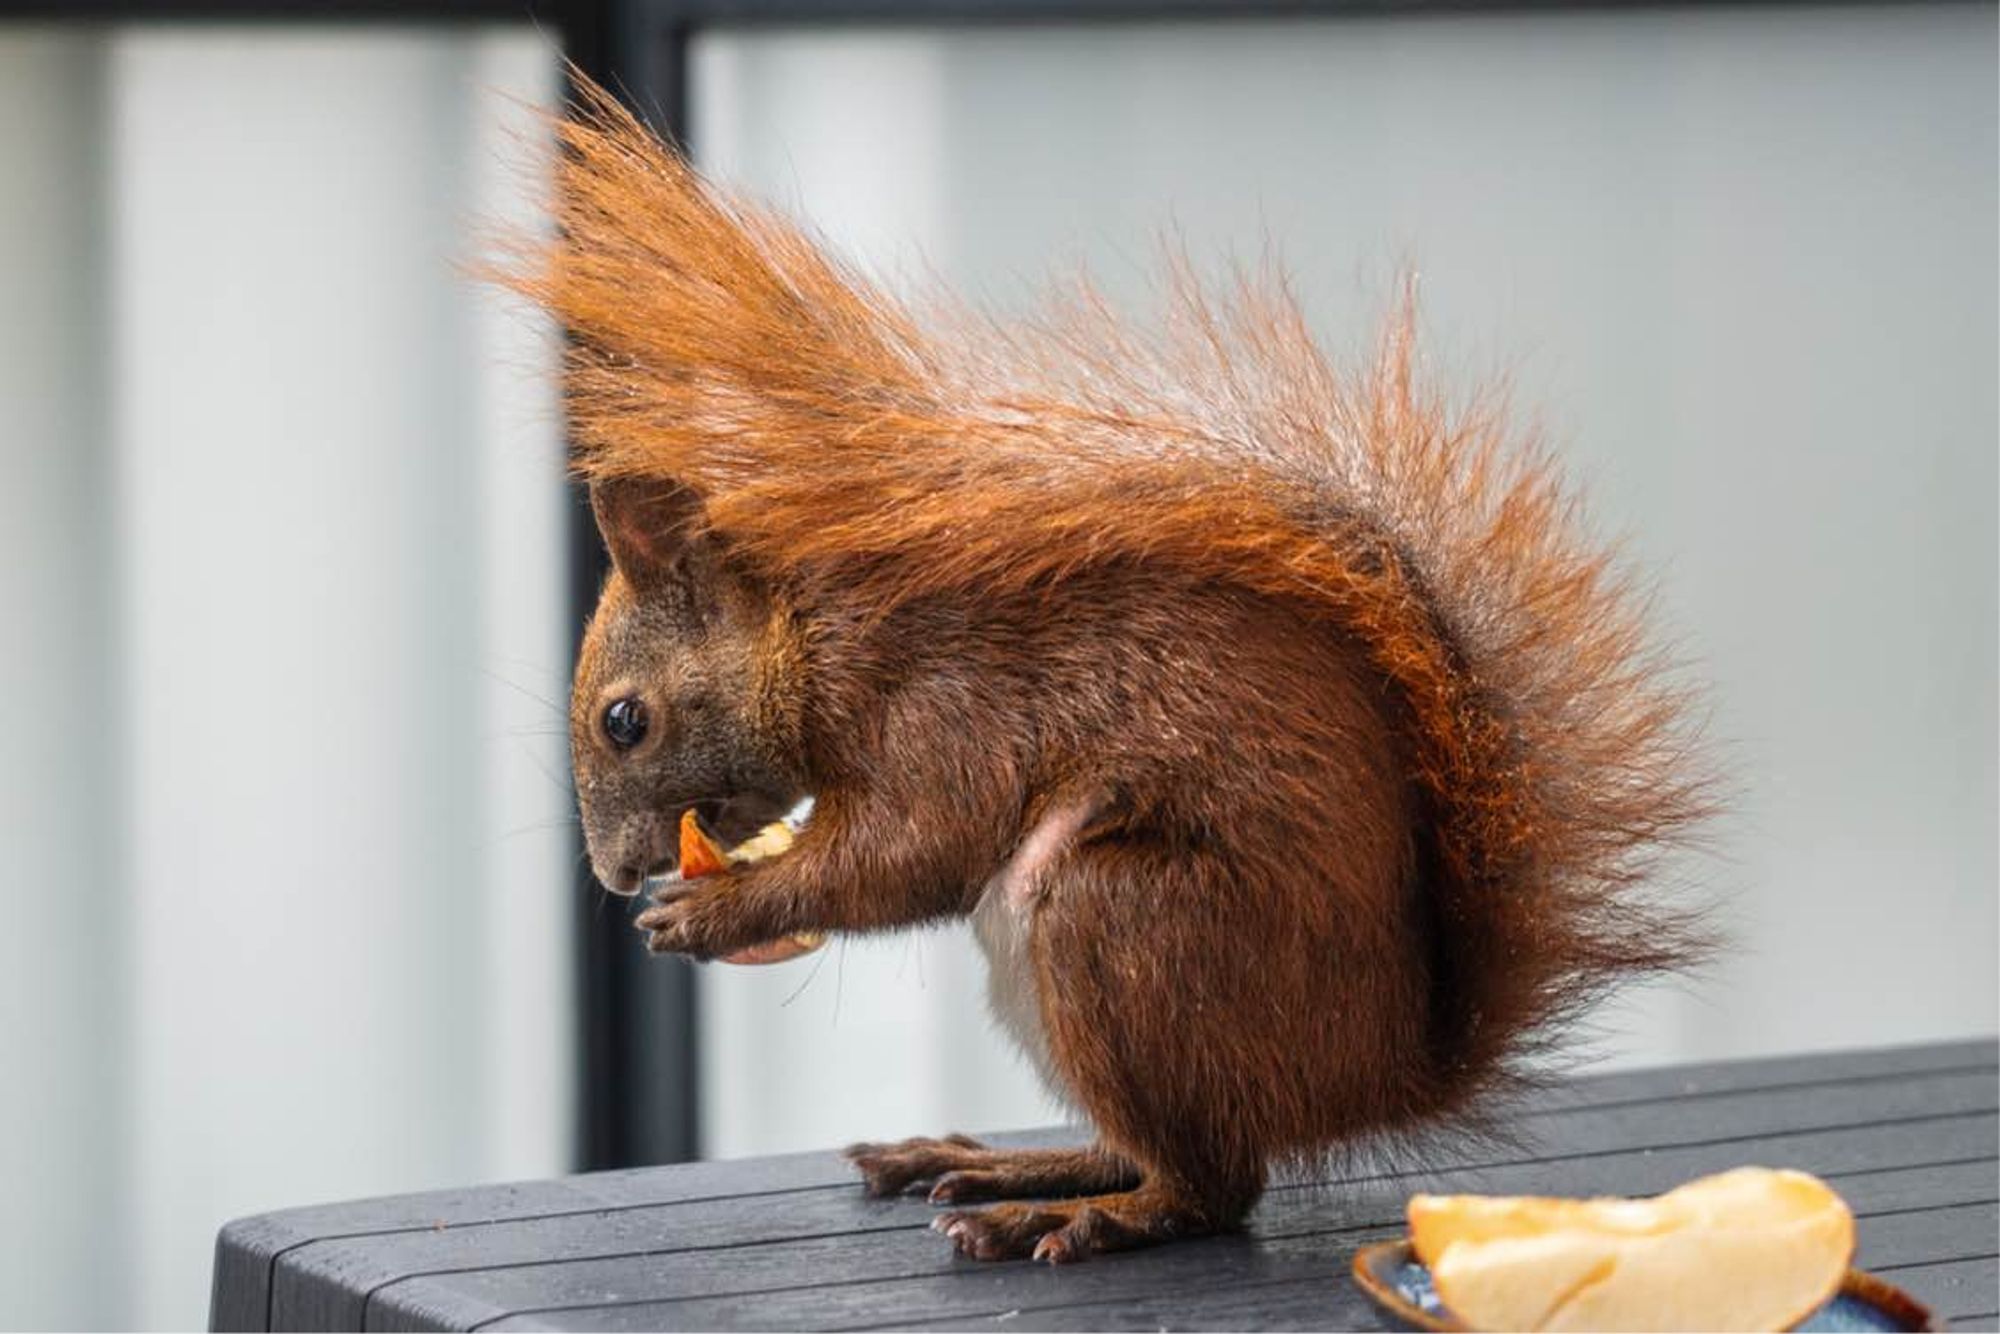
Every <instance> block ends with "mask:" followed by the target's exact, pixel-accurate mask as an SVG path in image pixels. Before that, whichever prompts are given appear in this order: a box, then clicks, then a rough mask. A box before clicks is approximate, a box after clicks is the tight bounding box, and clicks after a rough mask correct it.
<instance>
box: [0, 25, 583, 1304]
mask: <svg viewBox="0 0 2000 1334" xmlns="http://www.w3.org/2000/svg"><path fill="white" fill-rule="evenodd" d="M51 52H54V53H55V54H56V55H58V56H60V57H61V59H62V60H66V61H68V62H70V65H71V66H72V67H73V68H74V69H79V70H81V71H82V72H83V73H84V74H85V75H87V77H85V78H84V79H82V80H81V81H80V82H77V83H72V82H71V81H70V80H69V79H68V78H67V76H66V72H65V69H64V66H63V65H62V64H61V63H60V62H59V61H58V62H56V63H51ZM0 60H5V61H10V62H17V63H18V65H19V67H20V69H21V70H22V71H25V72H26V73H27V75H28V78H27V81H25V82H22V83H16V82H15V80H14V79H13V78H11V77H0V97H5V98H6V99H8V100H9V102H10V103H11V102H16V101H18V102H19V103H20V105H19V106H18V107H14V108H10V109H8V110H6V111H0V170H4V172H5V174H6V178H7V179H8V180H9V181H10V189H9V191H8V192H7V194H6V201H5V203H4V205H0V217H5V219H6V221H5V222H4V223H0V228H4V230H0V247H4V248H0V283H7V284H23V285H25V287H26V299H25V300H24V302H23V304H18V305H17V304H13V303H8V305H7V306H6V308H5V309H6V313H5V315H4V316H0V319H4V325H0V340H4V346H5V348H6V355H5V356H4V357H0V375H4V376H6V377H8V382H9V383H8V388H9V389H10V390H11V391H12V392H8V393H5V394H0V413H4V414H6V419H7V422H8V425H7V427H6V429H7V430H8V432H9V435H8V439H7V444H6V449H7V456H6V463H7V468H8V471H7V474H6V495H7V497H8V500H7V504H8V507H9V511H10V517H11V511H12V510H13V509H14V507H15V506H16V505H18V506H19V507H20V508H21V510H22V511H23V513H24V514H25V515H27V516H28V518H29V519H30V520H31V522H28V523H26V524H22V525H17V524H13V523H8V524H6V525H4V526H0V552H4V559H0V569H4V570H5V571H6V576H5V578H6V579H7V583H6V585H5V586H6V588H7V589H8V601H7V603H6V605H5V610H6V614H7V622H6V627H7V628H6V630H5V631H4V634H5V637H6V638H7V640H8V642H9V643H10V644H12V645H14V646H16V647H15V649H14V650H13V651H10V652H9V653H8V654H7V655H6V660H7V663H8V668H7V670H8V672H9V675H8V678H7V685H8V686H9V689H7V690H6V691H5V692H4V696H5V699H6V703H5V705H0V707H4V708H6V709H8V710H9V712H8V713H7V715H6V718H7V721H8V723H9V732H10V735H26V736H27V737H28V738H29V740H30V743H31V744H30V749H29V751H27V752H26V753H25V754H24V753H22V752H11V753H10V755H9V758H8V759H7V760H6V761H5V762H4V763H0V781H5V782H6V784H7V792H8V796H9V798H10V800H9V801H8V802H7V809H8V810H9V811H10V812H13V811H17V810H25V812H26V813H27V814H28V815H29V816H30V818H31V819H32V821H33V823H32V826H31V827H30V828H29V829H28V830H27V834H28V837H27V839H26V841H25V842H20V843H17V841H16V840H15V839H14V838H13V837H10V838H9V839H8V840H7V844H6V847H5V850H4V853H0V855H5V856H6V857H7V858H8V863H7V875H8V883H7V892H8V897H9V902H10V904H13V903H16V902H19V903H22V904H25V905H27V906H26V911H27V912H28V914H29V917H28V921H27V923H26V928H27V929H26V931H20V930H18V929H13V928H10V935H9V942H8V945H7V946H6V947H5V948H7V949H8V950H9V951H10V954H9V956H8V958H7V964H8V967H7V969H6V974H7V976H6V980H5V982H4V983H0V985H4V986H6V987H7V988H8V990H9V1000H10V1002H11V1001H12V1000H13V999H14V997H13V994H12V993H13V992H14V991H16V990H19V991H20V993H21V995H20V999H21V1001H22V1004H21V1005H20V1006H19V1007H17V1006H15V1005H13V1004H11V1003H10V1004H9V1005H8V1007H7V1010H6V1012H5V1013H4V1014H0V1062H4V1065H5V1068H7V1069H8V1070H9V1071H10V1083H15V1084H16V1086H17V1087H18V1086H20V1085H22V1084H25V1085H27V1086H29V1087H31V1088H34V1089H35V1090H37V1093H36V1095H35V1097H34V1098H31V1100H30V1101H29V1103H28V1105H27V1106H26V1107H25V1108H17V1107H16V1106H14V1105H12V1104H13V1103H14V1101H15V1100H14V1099H13V1098H12V1097H11V1096H10V1098H9V1099H7V1100H6V1102H7V1104H9V1105H7V1106H6V1107H5V1108H4V1109H0V1116H4V1117H6V1118H8V1125H7V1126H6V1127H5V1129H7V1130H13V1129H16V1128H19V1129H21V1130H22V1134H21V1136H20V1137H19V1139H17V1137H16V1136H15V1135H13V1134H5V1135H0V1142H4V1143H6V1144H8V1145H9V1148H8V1149H7V1150H6V1152H8V1153H9V1154H10V1155H11V1154H12V1153H13V1152H14V1146H15V1145H16V1144H18V1143H33V1144H35V1145H36V1146H37V1148H36V1149H35V1150H34V1155H35V1156H34V1157H33V1159H32V1160H31V1161H29V1162H28V1164H27V1169H28V1170H26V1171H25V1172H24V1174H23V1175H21V1176H17V1175H16V1174H15V1173H14V1172H13V1171H11V1170H10V1171H9V1172H8V1174H7V1179H8V1182H9V1186H8V1197H7V1198H6V1199H5V1200H4V1201H0V1219H3V1220H4V1221H5V1226H6V1227H7V1229H8V1232H7V1243H8V1244H7V1245H6V1246H5V1247H4V1253H0V1266H4V1267H5V1269H4V1271H0V1294H4V1295H0V1323H21V1324H27V1325H36V1324H44V1323H47V1324H57V1325H63V1324H124V1323H130V1322H137V1323H142V1324H149V1325H165V1326H182V1327H185V1326H194V1325H199V1324H200V1323H202V1322H203V1320H204V1319H205V1315H206V1301H207V1294H208V1270H209V1263H210V1256H211V1252H212V1247H213V1242H214V1235H215V1230H216V1228H217V1226H219V1225H220V1224H221V1223H222V1222H223V1221H224V1220H225V1219H226V1218H228V1217H230V1216H233V1215H238V1214H243V1213H248V1212H255V1211H261V1210H265V1209H271V1208H276V1207H281V1206H285V1205H292V1204H299V1203H305V1202H310V1201H313V1200H320V1199H331V1198H341V1197H348V1196H356V1195H369V1194H379V1193H386V1192H391V1191H401V1190H410V1189H417V1188H422V1187H427V1186H435V1185H445V1184H463V1183H468V1182H473V1181H480V1180H490V1179H494V1178H496V1177H504V1176H535V1175H546V1174H549V1173H552V1172H557V1171H560V1170H562V1169H563V1168H564V1167H565V1166H566V1165H567V1162H568V1154H569V1149H570V1146H571V1139H570V1117H571V1108H570V1101H571V1096H572V1083H573V1068H572V1061H571V1059H570V1015H569V999H570V986H569V981H568V965H569V961H570V956H571V948H570V940H569V931H568V926H569V922H570V920H571V913H570V903H569V895H570V882H569V873H568V851H567V838H568V832H567V830H566V829H565V827H564V826H565V823H566V821H567V819H568V817H569V799H568V795H567V791H566V788H565V784H564V782H563V779H562V770H563V767H564V765H565V751H564V746H563V743H562V740H561V736H560V722H561V709H560V700H561V698H562V696H563V694H564V691H565V681H564V672H565V666H564V665H565V662H566V659H567V655H568V653H569V647H570V646H569V643H568V640H569V635H570V630H571V627H570V626H569V624H568V620H569V617H568V614H567V608H566V607H565V605H564V597H565V592H564V588H565V582H564V574H563V561H564V541H563V513H562V505H563V499H562V488H561V451H560V438H559V431H558V426H557V415H556V411H555V405H554V401H553V397H552V386H551V384H550V382H549V376H550V372H551V370H552V366H553V361H554V355H553V352H554V349H553V344H552V343H551V341H550V340H549V339H548V337H547V336H546V334H545V333H544V332H542V331H539V330H536V329H534V328H533V327H532V326H529V325H526V324H524V323H523V321H522V320H521V319H520V318H519V317H518V315H513V316H509V315H507V314H505V313H503V312H502V311H501V309H500V308H499V306H498V304H497V303H496V301H495V300H494V299H493V298H491V297H489V296H487V295H483V294H481V293H480V292H478V291H477V290H476V289H475V288H474V287H473V286H472V285H470V284H469V283H468V282H466V281H465V280H464V279H462V278H461V277H460V276H459V274H458V273H457V272H456V271H455V264H456V263H457V262H458V261H459V260H460V259H462V258H464V257H466V256H467V255H468V254H469V253H470V251H471V240H470V233H471V228H472V227H473V226H474V225H475V224H476V223H478V222H480V221H482V220H488V221H490V220H493V219H495V218H497V217H499V216H502V215H507V214H513V215H517V216H518V215H520V213H521V211H522V209H523V208H524V203H523V197H522V191H523V189H524V188H525V187H526V185H527V184H528V182H527V179H526V178H525V177H524V176H523V175H522V171H521V168H520V165H519V158H520V156H521V153H522V151H523V149H522V145H521V144H520V143H518V142H515V141H514V140H511V139H509V138H508V136H507V135H506V134H505V133H504V132H503V129H502V121H503V119H504V120H511V121H515V122H519V121H521V120H522V119H523V116H524V112H523V111H522V109H521V107H520V106H519V105H516V104H514V103H510V102H509V101H507V97H509V96H511V97H513V98H515V99H520V100H521V101H524V102H526V103H529V104H533V103H537V102H540V103H546V102H547V101H548V100H549V99H550V98H551V97H552V96H553V95H554V92H555V88H556V78H555V64H554V57H553V54H552V52H551V51H550V50H549V48H548V46H547V44H546V42H545V41H544V40H543V39H542V38H540V37H538V36H536V35H534V34H531V33H529V32H528V31H527V30H525V29H521V30H494V31H481V30H469V29H460V30H456V31H453V32H428V31H420V30H409V29H395V28H364V29H358V30H347V31H344V32H334V31H330V30H328V31H323V30H318V29H314V28H310V27H284V28H270V29H258V30H248V29H234V28H229V27H211V26H193V27H181V28H158V29H149V28H122V29H112V30H108V31H104V30H100V31H99V32H98V33H97V34H95V35H89V36H83V37H78V38H72V39H65V40H64V41H63V42H61V43H59V44H56V45H55V46H51V45H50V43H49V42H48V41H47V40H45V39H41V38H36V37H29V36H26V35H19V36H17V35H8V36H5V37H0ZM9 72H10V73H11V68H10V69H9ZM37 80H41V81H42V82H43V83H46V84H47V85H48V86H47V87H42V86H39V85H38V83H37V82H36V81H37ZM38 95H42V96H46V97H47V100H46V101H39V100H38ZM66 108H67V110H68V111H69V112H73V113H75V114H73V115H72V114H64V112H65V109H66ZM510 161H512V162H513V163H514V165H513V166H512V167H511V168H510V167H509V166H508V165H507V164H508V163H509V162H510ZM17 186H18V188H15V187H17ZM29 200H36V201H41V202H39V203H37V204H35V205H34V207H33V209H31V208H30V206H29V204H28V202H27V201H29ZM34 209H39V210H40V212H39V213H36V212H34ZM78 293H81V295H82V299H81V300H80V301H75V298H76V294H78ZM73 301H75V303H76V304H77V305H78V306H79V308H80V309H82V310H83V311H85V312H86V315H87V318H86V319H85V320H83V321H82V322H81V323H79V322H78V321H77V320H76V319H75V318H73V317H71V316H69V315H68V314H67V313H66V312H67V310H68V307H69V306H70V305H71V304H72V303H73ZM92 312H101V318H96V317H95V316H94V315H92V314H91V313H92ZM93 321H94V322H93ZM16 380H18V382H19V383H18V384H16V383H14V381H16ZM17 420H18V422H19V425H18V427H17V426H16V424H15V423H16V421H17ZM17 430H18V432H19V433H18V434H16V433H15V432H16V431H17ZM24 571H33V572H34V576H35V577H34V578H33V579H32V580H30V579H26V578H23V572H24ZM16 584H19V585H20V589H19V590H18V591H17V590H16ZM72 587H74V588H75V589H76V590H77V595H76V596H75V597H74V599H73V601H72V599H71V598H70V596H69V593H68V590H69V589H70V588H72ZM66 618H67V619H66ZM51 622H53V623H54V625H55V627H56V629H57V630H58V631H59V632H60V633H59V634H58V635H57V636H56V638H57V643H56V645H55V650H56V651H55V652H54V653H53V654H51V655H50V656H49V657H48V658H46V659H44V658H43V657H42V655H41V654H39V653H37V654H35V655H33V656H32V658H31V659H30V663H31V665H30V666H29V667H28V668H27V670H28V671H30V672H31V673H32V675H31V676H29V677H28V678H26V679H24V680H21V681H18V682H17V681H16V680H15V675H16V674H17V673H19V672H21V671H22V670H23V668H22V666H21V663H22V660H23V659H24V658H26V657H28V656H29V655H24V654H22V653H21V652H20V651H19V646H20V645H22V644H24V643H26V642H30V638H31V636H33V637H36V638H39V636H40V633H41V631H40V626H42V625H46V624H49V623H51ZM17 713H19V714H20V715H21V717H20V718H19V720H18V725H17V723H16V714H17ZM44 760H47V761H48V763H47V764H46V765H44V763H43V761H44ZM49 775H53V776H54V779H55V781H54V782H53V783H49V782H48V776H49ZM17 791H24V792H28V793H30V794H31V795H30V796H27V797H24V798H23V800H22V801H21V802H18V803H17V802H16V801H14V800H12V798H13V797H14V795H15V794H16V792H17ZM17 860H20V863H21V864H20V866H19V868H18V873H17V869H16V865H15V862H16V861H17ZM16 949H19V950H20V951H21V952H22V953H23V954H24V955H27V956H28V957H27V958H26V959H24V960H23V961H22V962H21V965H20V968H19V969H18V970H17V968H16V967H15V966H14V965H15V963H16V961H15V960H14V959H13V957H12V951H14V950H16ZM22 1070H25V1071H27V1072H29V1075H28V1077H27V1078H25V1079H20V1080H18V1081H16V1080H14V1079H12V1078H11V1072H16V1071H22ZM44 1072H47V1073H46V1074H44ZM44 1090H46V1091H45V1092H44ZM16 1118H20V1120H19V1125H18V1127H17V1126H16V1124H15V1120H16ZM9 1166H10V1168H11V1166H12V1163H11V1159H10V1162H9ZM71 1174H75V1176H76V1179H77V1181H78V1182H79V1183H80V1187H81V1189H80V1191H77V1192H72V1191H71V1190H70V1189H69V1188H68V1185H67V1181H68V1179H69V1177H70V1176H71ZM49 1219H53V1220H55V1221H56V1223H57V1226H56V1227H55V1228H53V1229H50V1228H49V1226H48V1223H47V1222H46V1221H45V1220H49ZM86 1220H87V1225H86ZM17 1233H18V1235H17ZM107 1275H108V1276H109V1278H108V1279H107V1278H106V1276H107Z"/></svg>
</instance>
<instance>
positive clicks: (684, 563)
mask: <svg viewBox="0 0 2000 1334" xmlns="http://www.w3.org/2000/svg"><path fill="white" fill-rule="evenodd" d="M591 507H592V509H593V510H594V511H595V513H596V516H597V526H598V529H599V530H600V531H601V532H602V533H603V535H604V541H605V545H606V547H608V548H609V550H610V552H611V562H612V570H611V575H610V577H609V578H608V579H607V580H606V581H605V585H604V590H603V593H602V594H601V595H600V597H599V599H598V604H597V610H596V612H595V613H594V614H593V615H592V617H591V622H590V627H589V629H588V630H587V631H586V632H585V634H584V640H583V648H582V650H581V653H580V654H579V656H578V660H577V670H576V685H575V689H574V692H573V693H572V695H571V699H570V751H571V763H572V765H573V767H574V770H575V776H576V792H577V801H578V804H579V806H580V807H581V809H582V814H583V832H584V839H585V842H586V844H587V845H588V847H589V851H590V861H591V867H592V869H593V870H594V871H595V872H596V874H597V878H598V879H599V880H601V881H602V882H603V883H604V885H605V887H606V888H607V889H610V890H611V891H612V892H613V893H617V894H634V893H637V892H638V889H639V886H640V884H641V883H642V882H643V881H644V880H645V878H646V877H647V876H649V875H656V874H659V873H661V872H664V871H667V870H669V869H671V868H672V867H674V866H675V865H676V864H677V860H678V837H677V836H678V828H679V823H680V818H681V813H682V812H683V811H685V810H687V809H689V808H693V809H694V810H695V812H696V813H697V815H698V817H699V818H700V819H701V821H702V824H703V825H704V826H705V828H706V829H707V830H708V832H709V833H710V834H711V835H712V836H713V837H714V838H715V839H716V841H717V842H719V843H721V844H722V845H723V846H724V847H728V846H731V845H733V844H735V843H737V842H740V841H741V840H742V839H744V838H746V837H748V836H749V835H750V834H752V833H754V832H755V831H756V830H758V829H759V828H761V827H762V826H764V825H765V824H768V823H769V822H770V821H772V820H774V819H776V818H778V817H779V816H780V815H782V814H784V813H785V812H786V811H787V810H789V809H790V808H791V807H792V806H793V805H794V804H796V803H797V802H798V800H799V799H800V798H801V797H803V796H805V795H806V792H807V786H806V783H805V781H804V778H803V776H802V775H801V774H800V773H799V765H798V756H799V753H800V751H799V746H798V744H797V740H796V737H797V726H798V724H797V713H798V708H797V701H798V700H799V698H800V692H799V690H798V688H797V681H796V680H795V679H792V678H793V677H794V676H795V673H796V664H797V662H798V655H797V653H796V652H795V651H794V650H793V648H792V645H791V642H790V641H791V639H792V638H793V635H792V631H791V629H790V625H791V620H792V617H791V615H790V613H789V611H788V609H787V608H786V606H785V604H784V599H783V598H782V597H781V596H779V595H778V593H777V591H776V590H775V589H774V588H773V587H772V586H771V585H770V584H769V583H768V582H767V581H764V580H761V579H759V578H758V577H757V576H756V575H755V574H754V573H753V572H752V571H751V570H750V569H748V568H747V566H746V565H745V564H744V563H743V562H741V561H739V560H736V559H734V558H733V557H732V556H731V554H730V552H729V551H728V550H727V548H726V544H725V543H724V542H723V540H722V539H721V538H720V537H719V536H718V535H717V534H715V533H713V532H711V531H710V530H709V529H708V528H707V526H706V524H705V523H704V521H703V515H702V510H701V504H700V502H699V500H698V499H697V498H696V497H695V496H694V495H693V494H692V493H691V492H689V491H687V490H686V489H685V488H682V487H679V486H676V485H674V484H672V483H667V482H657V481H650V480H626V479H611V480H601V481H597V482H594V483H593V484H592V486H591Z"/></svg>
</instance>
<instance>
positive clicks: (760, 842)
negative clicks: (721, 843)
mask: <svg viewBox="0 0 2000 1334" xmlns="http://www.w3.org/2000/svg"><path fill="white" fill-rule="evenodd" d="M680 833H681V879H683V880H699V879H700V878H701V877H703V876H705V875H714V874H715V873H716V872H717V871H721V870H725V869H727V868H728V867H730V866H732V865H749V864H751V863H753V862H760V861H762V860H764V859H765V858H766V857H775V856H777V855H778V854H779V853H781V852H783V851H784V850H785V849H787V848H789V847H790V846H791V845H792V828H791V826H790V825H788V824H785V823H784V822H783V821H777V822H774V823H772V824H767V825H765V826H764V827H763V828H762V829H760V830H758V831H757V832H756V833H755V834H753V835H751V836H750V837H749V838H747V839H744V840H743V841H742V842H741V843H739V844H737V845H736V846H735V847H733V848H731V849H730V850H729V851H728V852H724V851H723V850H722V849H721V848H719V847H717V846H716V843H715V840H714V839H712V838H710V837H709V836H708V835H707V834H706V833H704V832H703V831H702V827H701V825H700V824H699V823H698V822H697V821H696V820H695V818H694V812H693V811H692V810H687V811H682V812H681V830H680ZM825 943H826V936H825V934H824V933H822V932H819V931H795V932H793V933H792V934H791V935H789V936H781V937H779V938H778V939H777V940H767V941H762V942H760V943H758V944H755V945H752V946H750V947H748V948H747V949H740V950H737V951H736V952H735V953H733V954H725V955H723V956H722V962H723V963H735V964H767V963H783V962H785V961H786V960H787V959H796V958H798V957H799V956H800V955H802V954H811V953H812V952H813V951H814V950H816V949H818V948H819V947H820V946H821V945H824V944H825Z"/></svg>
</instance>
